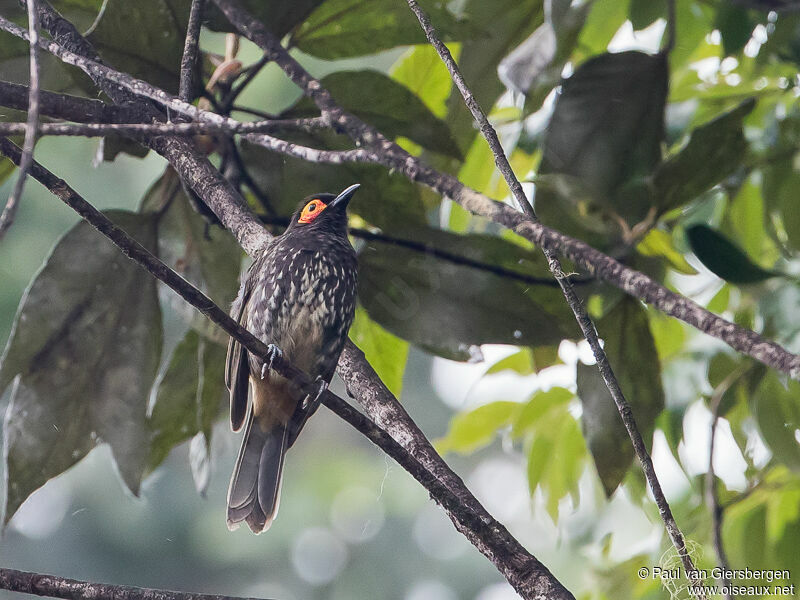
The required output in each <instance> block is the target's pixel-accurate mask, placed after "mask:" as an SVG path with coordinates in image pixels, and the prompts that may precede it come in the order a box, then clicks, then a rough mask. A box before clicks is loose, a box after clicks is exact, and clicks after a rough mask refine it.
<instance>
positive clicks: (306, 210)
mask: <svg viewBox="0 0 800 600" xmlns="http://www.w3.org/2000/svg"><path fill="white" fill-rule="evenodd" d="M326 208H328V205H327V204H325V203H324V202H323V201H322V200H320V199H319V198H314V199H313V200H310V201H309V202H308V204H306V205H305V206H304V207H303V211H302V212H301V213H300V219H299V220H298V222H299V223H311V222H312V221H313V220H314V219H316V218H317V217H318V216H319V215H320V214H322V211H323V210H325V209H326Z"/></svg>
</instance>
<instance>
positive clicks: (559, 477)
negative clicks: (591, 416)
mask: <svg viewBox="0 0 800 600" xmlns="http://www.w3.org/2000/svg"><path fill="white" fill-rule="evenodd" d="M574 397H575V395H574V394H573V393H572V392H570V391H569V390H566V389H564V388H558V387H555V388H551V389H550V390H548V391H546V392H543V391H538V392H536V393H535V394H534V395H533V397H532V398H531V399H530V400H529V401H528V402H527V403H526V404H523V405H522V407H521V408H520V409H519V410H517V411H516V413H515V415H514V418H513V424H512V429H511V433H512V436H513V437H514V438H523V439H525V441H526V442H525V443H526V447H527V455H528V487H529V489H530V493H531V494H533V493H534V492H535V491H536V489H537V488H539V489H540V490H541V491H542V493H543V494H544V495H545V497H546V498H547V510H548V512H549V513H550V515H551V517H552V518H553V519H556V518H557V517H558V503H559V501H560V500H561V498H563V497H564V496H566V495H567V494H571V495H572V496H573V497H574V498H576V497H577V491H578V480H579V479H580V476H581V473H582V472H583V467H584V464H585V463H584V457H585V456H586V444H585V443H584V440H583V436H582V435H581V431H580V428H579V426H578V423H577V421H576V420H575V417H573V416H572V414H570V412H569V402H570V401H571V400H572V399H573V398H574Z"/></svg>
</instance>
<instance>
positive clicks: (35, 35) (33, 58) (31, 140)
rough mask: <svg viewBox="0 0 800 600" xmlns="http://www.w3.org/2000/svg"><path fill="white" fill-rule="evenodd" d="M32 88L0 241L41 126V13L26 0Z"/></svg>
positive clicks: (11, 217) (0, 217)
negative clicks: (16, 168)
mask: <svg viewBox="0 0 800 600" xmlns="http://www.w3.org/2000/svg"><path fill="white" fill-rule="evenodd" d="M27 2H28V4H27V8H28V42H29V47H30V50H29V53H30V59H29V72H30V89H29V90H28V120H27V123H26V125H25V141H24V143H23V145H22V161H21V162H20V166H19V175H18V177H17V181H16V183H15V184H14V189H13V190H12V191H11V195H10V196H9V197H8V201H7V202H6V206H5V208H4V209H3V213H2V214H0V240H2V239H3V236H5V234H6V232H7V231H8V229H9V228H10V227H11V225H12V224H13V223H14V217H15V216H16V214H17V208H18V207H19V202H20V200H21V198H22V190H23V189H24V188H25V179H26V178H27V176H28V169H29V168H30V166H31V162H32V161H33V148H34V146H35V145H36V129H37V127H38V125H39V13H38V11H37V10H36V0H27Z"/></svg>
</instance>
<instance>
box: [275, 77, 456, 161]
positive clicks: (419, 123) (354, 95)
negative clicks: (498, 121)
mask: <svg viewBox="0 0 800 600" xmlns="http://www.w3.org/2000/svg"><path fill="white" fill-rule="evenodd" d="M322 85H323V87H325V88H326V89H327V90H328V91H329V92H330V93H331V94H332V95H333V97H334V98H335V99H336V102H337V103H338V104H339V105H340V106H342V107H343V108H344V109H345V110H346V111H348V112H351V113H353V114H355V115H356V116H358V117H359V118H360V119H362V120H363V121H365V122H367V123H369V124H370V125H372V126H374V127H376V128H377V129H378V130H379V131H380V132H381V133H383V134H384V135H386V136H387V137H390V138H396V137H398V136H405V137H407V138H408V139H410V140H412V141H414V142H416V143H417V144H419V145H421V146H423V147H425V148H427V149H429V150H433V151H435V152H439V153H442V154H447V155H449V156H452V157H454V158H458V159H461V158H463V157H462V156H461V153H460V151H459V149H458V146H457V145H456V143H455V141H454V140H453V137H452V136H451V135H450V129H449V128H448V126H447V125H446V124H445V123H444V121H442V120H440V119H438V118H437V117H436V116H434V114H433V113H431V111H430V110H428V108H427V107H426V106H425V104H424V103H423V102H422V100H420V99H419V98H418V97H417V96H416V95H415V94H414V93H413V92H411V91H410V90H408V89H407V88H406V87H405V86H403V85H402V84H400V83H398V82H397V81H395V80H393V79H391V78H390V77H387V76H386V75H384V74H383V73H380V72H378V71H338V72H336V73H331V74H330V75H328V76H326V77H323V78H322ZM317 114H319V109H317V107H316V105H315V104H314V103H313V102H312V101H311V100H310V99H308V98H306V97H304V98H302V99H301V100H300V101H299V102H298V103H297V104H296V105H295V106H293V107H292V108H290V109H289V110H288V111H286V112H284V113H283V114H282V115H281V116H282V117H284V118H293V117H311V116H315V115H317Z"/></svg>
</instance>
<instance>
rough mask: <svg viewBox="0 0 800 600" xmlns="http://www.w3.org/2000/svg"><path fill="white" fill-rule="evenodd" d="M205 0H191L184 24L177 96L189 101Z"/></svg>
mask: <svg viewBox="0 0 800 600" xmlns="http://www.w3.org/2000/svg"><path fill="white" fill-rule="evenodd" d="M205 4H206V0H192V8H191V9H190V10H189V24H188V25H187V26H186V40H185V41H184V44H183V56H182V57H181V76H180V84H179V91H178V98H180V99H181V100H183V101H184V102H191V101H192V96H193V95H194V73H195V69H196V65H197V56H198V53H199V46H200V26H201V25H202V24H203V7H204V6H205Z"/></svg>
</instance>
